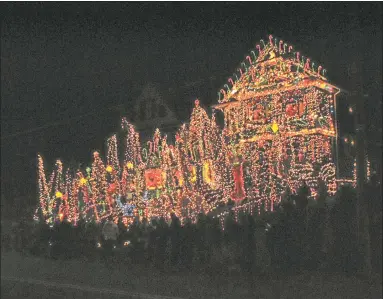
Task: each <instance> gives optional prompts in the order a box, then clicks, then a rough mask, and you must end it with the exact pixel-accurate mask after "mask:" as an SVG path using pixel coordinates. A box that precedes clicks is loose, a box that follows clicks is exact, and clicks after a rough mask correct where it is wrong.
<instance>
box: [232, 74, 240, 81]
mask: <svg viewBox="0 0 383 299" xmlns="http://www.w3.org/2000/svg"><path fill="white" fill-rule="evenodd" d="M233 76H235V79H236V81H238V80H239V79H238V76H237V74H236V73H234V74H233Z"/></svg>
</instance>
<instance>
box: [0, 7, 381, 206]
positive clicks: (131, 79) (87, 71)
mask: <svg viewBox="0 0 383 299" xmlns="http://www.w3.org/2000/svg"><path fill="white" fill-rule="evenodd" d="M0 11H1V12H2V23H1V25H2V26H1V182H2V195H3V194H5V195H6V196H7V197H13V196H17V195H25V196H28V197H30V198H32V199H31V200H32V201H33V200H35V197H36V196H35V194H36V186H35V182H36V181H35V177H36V169H35V165H36V153H37V152H41V153H42V154H43V156H44V157H45V158H46V159H47V163H49V166H50V164H53V161H54V159H55V158H62V159H63V161H64V165H65V162H66V161H79V162H84V163H89V161H90V158H91V152H92V150H94V149H101V150H102V151H103V150H104V148H105V144H104V141H105V138H106V137H107V136H108V135H110V134H111V133H113V132H116V131H118V130H119V123H120V120H119V118H118V116H119V113H120V112H121V110H119V109H115V107H116V106H119V107H120V108H121V107H123V108H124V109H129V107H130V105H131V103H132V102H133V101H134V99H135V97H136V96H137V95H139V93H140V88H142V87H143V86H144V85H145V84H146V83H148V82H154V83H156V84H159V85H160V86H163V88H164V90H166V89H168V88H173V89H177V88H181V87H182V86H185V85H187V84H188V83H190V82H196V81H202V84H201V86H200V88H199V90H200V92H199V93H198V94H195V95H194V94H193V95H192V96H193V97H194V96H195V97H198V98H199V99H200V101H201V102H202V104H203V105H204V106H205V107H209V106H210V105H211V104H214V103H216V101H217V96H216V95H217V91H218V90H219V89H220V88H221V86H223V85H224V84H225V83H226V82H227V78H228V77H229V76H231V75H232V74H233V72H234V71H235V70H236V69H237V67H238V66H239V65H240V63H241V61H243V60H244V58H245V56H246V55H247V54H248V53H249V52H250V51H251V50H252V49H254V48H255V45H256V43H258V42H259V40H260V39H265V40H267V36H268V34H273V35H274V36H275V37H278V38H281V39H283V40H284V41H286V42H287V43H289V44H292V45H294V47H295V49H297V50H299V51H300V52H301V53H302V54H303V55H304V56H305V57H310V58H311V59H312V61H315V62H317V63H319V64H321V65H323V66H324V67H325V68H326V69H327V71H328V72H327V73H328V77H329V79H330V81H331V82H332V83H333V84H335V85H337V86H340V87H341V88H343V89H345V90H348V91H351V90H352V89H353V87H354V86H355V81H354V80H355V79H354V77H353V76H352V75H350V73H352V72H350V69H351V67H350V66H351V65H352V64H353V62H356V69H357V72H358V74H360V76H361V77H362V80H363V93H364V94H367V95H368V107H367V108H368V109H367V110H368V120H369V126H370V133H369V134H371V136H370V140H379V138H380V139H381V137H379V136H380V134H381V99H382V91H381V88H382V71H381V70H382V19H381V15H382V5H381V4H380V3H365V4H363V3H336V4H334V3H315V2H311V3H306V4H301V3H299V4H295V3H288V2H285V3H277V2H271V3H265V2H262V3H256V2H255V3H236V2H231V3H224V2H217V3H197V2H189V3H176V2H173V3H151V2H147V3H122V2H114V3H112V2H110V3H102V2H93V3H89V2H88V3H85V2H84V3H81V4H80V3H73V2H71V3H70V2H67V3H52V2H51V3H49V2H47V3H8V4H5V5H4V4H3V5H2V7H1V8H0ZM211 77H214V78H216V79H215V80H214V81H211V80H209V78H211ZM181 94H182V93H181ZM192 100H194V99H192V98H191V96H190V94H188V95H187V96H185V97H184V98H183V97H182V96H181V97H180V98H179V99H178V101H180V103H182V102H185V101H192ZM345 100H347V97H346V98H345ZM341 113H342V112H341ZM185 121H187V120H186V119H185ZM349 121H350V120H349V119H347V116H341V122H343V124H342V126H343V127H342V128H343V129H344V130H345V131H347V130H348V129H349V128H348V125H347V123H348V122H349ZM379 129H380V132H379ZM372 135H374V136H372ZM377 136H378V137H377ZM374 142H375V141H372V143H374Z"/></svg>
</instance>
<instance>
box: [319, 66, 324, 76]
mask: <svg viewBox="0 0 383 299" xmlns="http://www.w3.org/2000/svg"><path fill="white" fill-rule="evenodd" d="M322 68H323V67H322V66H321V65H320V66H318V75H320V71H321V69H322Z"/></svg>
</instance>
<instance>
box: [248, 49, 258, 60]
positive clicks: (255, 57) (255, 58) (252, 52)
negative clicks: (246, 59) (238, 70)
mask: <svg viewBox="0 0 383 299" xmlns="http://www.w3.org/2000/svg"><path fill="white" fill-rule="evenodd" d="M250 53H251V54H253V56H254V61H256V60H257V55H255V52H254V51H251V52H250Z"/></svg>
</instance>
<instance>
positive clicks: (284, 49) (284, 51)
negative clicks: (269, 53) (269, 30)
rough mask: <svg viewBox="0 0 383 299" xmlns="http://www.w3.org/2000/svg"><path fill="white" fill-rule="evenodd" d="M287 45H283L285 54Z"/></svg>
mask: <svg viewBox="0 0 383 299" xmlns="http://www.w3.org/2000/svg"><path fill="white" fill-rule="evenodd" d="M286 47H287V44H283V53H286Z"/></svg>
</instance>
